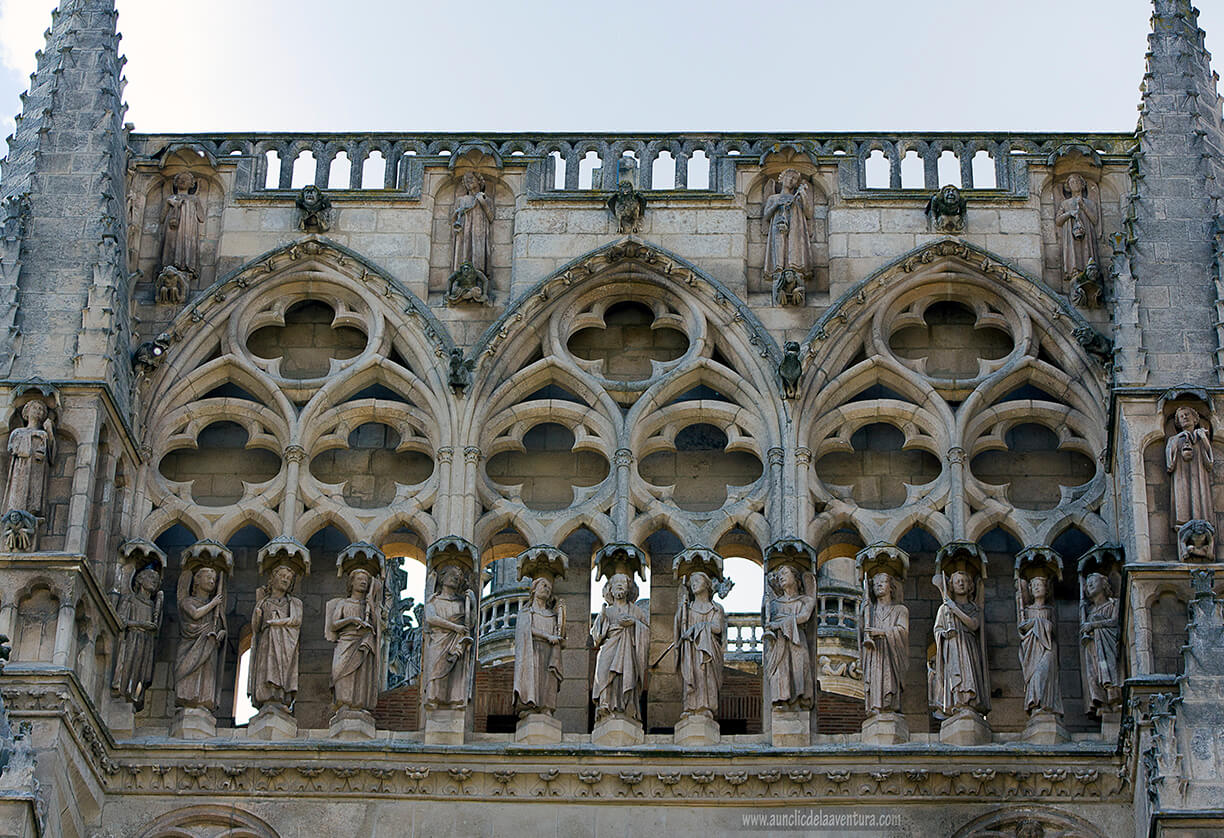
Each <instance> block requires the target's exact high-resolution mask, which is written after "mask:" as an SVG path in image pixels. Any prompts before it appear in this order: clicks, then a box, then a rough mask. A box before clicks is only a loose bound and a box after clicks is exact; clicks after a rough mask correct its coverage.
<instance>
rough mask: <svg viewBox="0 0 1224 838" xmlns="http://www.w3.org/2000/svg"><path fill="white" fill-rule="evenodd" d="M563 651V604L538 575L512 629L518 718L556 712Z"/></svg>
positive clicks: (548, 583) (542, 577) (545, 579)
mask: <svg viewBox="0 0 1224 838" xmlns="http://www.w3.org/2000/svg"><path fill="white" fill-rule="evenodd" d="M563 648H565V603H564V602H562V600H561V599H560V598H559V597H554V596H553V582H552V579H550V578H549V577H548V576H537V577H536V578H534V579H532V580H531V588H530V591H529V594H528V597H527V602H526V603H525V604H524V605H523V606H522V607H521V608H519V612H518V620H517V621H516V622H515V626H514V707H515V710H516V711H517V712H518V714H519V715H520V716H522V715H526V714H529V713H545V714H550V715H551V714H552V713H553V711H555V710H556V709H557V693H558V692H559V691H560V689H561V650H562V649H563Z"/></svg>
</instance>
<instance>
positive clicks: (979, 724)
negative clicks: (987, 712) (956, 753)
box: [939, 711, 990, 745]
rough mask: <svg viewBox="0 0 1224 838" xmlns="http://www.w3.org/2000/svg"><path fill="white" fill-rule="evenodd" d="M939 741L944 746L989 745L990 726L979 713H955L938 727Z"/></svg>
mask: <svg viewBox="0 0 1224 838" xmlns="http://www.w3.org/2000/svg"><path fill="white" fill-rule="evenodd" d="M939 741H940V742H942V743H943V744H945V745H989V744H990V724H989V723H988V722H987V721H986V717H985V716H983V715H982V714H981V713H974V712H972V711H966V712H964V713H957V714H956V715H955V716H953V717H952V718H950V719H944V721H943V724H941V725H940V726H939Z"/></svg>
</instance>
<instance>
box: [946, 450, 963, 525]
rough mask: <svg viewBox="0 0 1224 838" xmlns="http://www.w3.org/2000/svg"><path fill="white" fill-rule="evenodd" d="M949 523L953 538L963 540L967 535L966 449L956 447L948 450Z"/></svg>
mask: <svg viewBox="0 0 1224 838" xmlns="http://www.w3.org/2000/svg"><path fill="white" fill-rule="evenodd" d="M947 460H948V478H949V480H950V485H949V492H948V506H947V510H948V521H949V522H950V523H951V524H952V537H953V538H963V537H964V535H965V513H966V511H967V510H966V506H967V505H968V502H967V501H966V500H965V449H964V448H961V447H960V446H955V447H953V448H949V449H948V454H947Z"/></svg>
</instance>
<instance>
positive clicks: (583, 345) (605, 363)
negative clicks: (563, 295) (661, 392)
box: [567, 300, 689, 381]
mask: <svg viewBox="0 0 1224 838" xmlns="http://www.w3.org/2000/svg"><path fill="white" fill-rule="evenodd" d="M680 324H681V320H680V318H679V316H677V315H675V314H659V313H656V312H655V311H654V310H653V309H651V308H650V307H649V306H646V305H643V304H642V303H640V302H636V301H633V300H624V301H622V302H618V303H614V304H613V305H611V306H608V308H607V309H606V310H605V311H604V312H603V315H602V317H600V315H599V314H597V313H595V312H588V313H586V314H583V315H580V316H579V318H578V320H577V325H578V328H577V329H576V330H575V331H574V332H573V333H572V334H571V335H570V338H569V341H568V342H567V345H568V348H569V351H570V353H571V354H573V355H574V357H575V358H577V359H578V361H579V364H580V365H581V366H583V367H585V368H586V369H588V370H589V371H591V372H593V373H595V374H597V375H602V376H603V377H604V378H609V379H612V380H613V381H644V380H647V379H650V378H652V377H654V375H655V374H657V373H658V372H659V371H660V370H661V368H662V367H663V366H664V365H666V364H668V363H670V362H671V361H675V360H676V359H677V358H680V357H682V356H683V355H684V353H685V352H686V351H688V347H689V340H688V337H687V336H686V335H685V334H684V332H683V331H681V329H680V328H679V326H680Z"/></svg>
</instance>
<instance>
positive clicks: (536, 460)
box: [485, 422, 610, 512]
mask: <svg viewBox="0 0 1224 838" xmlns="http://www.w3.org/2000/svg"><path fill="white" fill-rule="evenodd" d="M577 442H578V440H577V438H576V437H575V435H574V432H573V431H571V430H570V429H569V428H567V427H565V426H564V425H560V424H558V423H556V422H541V423H539V424H537V425H534V426H532V427H531V428H529V429H528V430H527V432H526V433H524V434H523V437H522V439H521V440H517V441H516V442H515V443H514V447H513V448H510V449H508V450H502V451H499V452H498V453H496V454H494V455H493V456H491V457H489V459H488V461H487V462H486V463H485V474H487V475H488V477H489V479H490V480H491V481H493V483H495V484H497V486H498V488H499V490H500V491H501V492H502V494H504V495H506V496H507V497H512V498H514V497H517V498H518V499H520V500H521V501H522V503H523V505H524V506H526V507H527V508H528V509H534V510H537V511H541V512H550V511H556V510H559V509H568V508H569V507H571V506H573V505H574V504H575V503H577V502H580V501H581V500H582V499H584V498H585V497H586V495H587V494H589V493H587V492H584V491H583V490H584V489H589V488H590V487H593V486H598V485H599V484H600V483H602V482H603V481H604V480H605V479H606V478H607V476H608V471H609V469H610V466H609V463H608V460H607V458H606V457H604V455H603V454H601V453H600V452H598V451H596V450H594V449H593V448H590V447H584V446H580V445H577ZM576 446H577V447H576Z"/></svg>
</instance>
